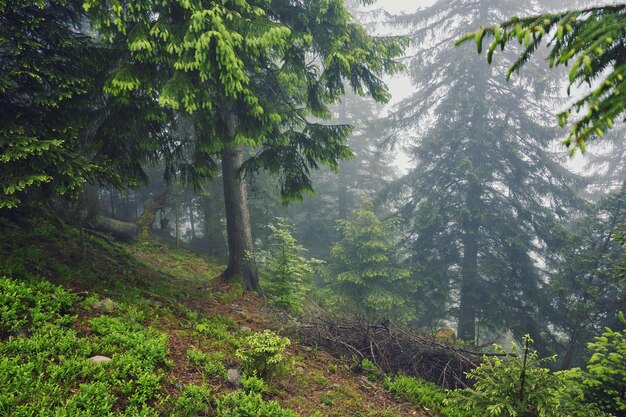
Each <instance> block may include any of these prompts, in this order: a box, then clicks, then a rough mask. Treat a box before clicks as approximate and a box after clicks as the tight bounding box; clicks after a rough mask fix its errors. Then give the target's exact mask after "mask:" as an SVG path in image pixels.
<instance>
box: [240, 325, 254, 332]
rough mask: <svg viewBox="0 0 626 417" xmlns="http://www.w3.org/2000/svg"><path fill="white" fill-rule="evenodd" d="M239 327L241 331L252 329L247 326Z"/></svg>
mask: <svg viewBox="0 0 626 417" xmlns="http://www.w3.org/2000/svg"><path fill="white" fill-rule="evenodd" d="M240 329H241V331H242V332H251V331H252V329H251V328H250V327H248V326H241V327H240Z"/></svg>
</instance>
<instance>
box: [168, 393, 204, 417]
mask: <svg viewBox="0 0 626 417" xmlns="http://www.w3.org/2000/svg"><path fill="white" fill-rule="evenodd" d="M210 413H211V391H209V389H208V388H206V387H201V386H197V385H187V386H186V387H185V388H184V389H183V392H182V393H181V394H180V397H178V398H177V399H176V403H175V404H174V411H173V413H172V417H196V416H202V415H210Z"/></svg>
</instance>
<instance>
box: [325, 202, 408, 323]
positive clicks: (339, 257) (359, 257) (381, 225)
mask: <svg viewBox="0 0 626 417" xmlns="http://www.w3.org/2000/svg"><path fill="white" fill-rule="evenodd" d="M339 230H340V232H341V239H340V240H339V241H338V242H337V243H335V244H334V245H333V247H332V249H331V262H330V265H329V266H330V273H331V278H330V280H331V286H332V287H333V288H335V289H336V290H337V292H338V293H339V294H340V295H341V296H342V297H343V298H344V299H345V300H347V301H349V304H350V305H351V306H352V309H353V311H356V312H358V313H360V314H364V315H365V316H367V317H368V318H369V319H372V320H377V319H378V320H380V319H385V318H386V319H394V320H398V321H402V322H407V321H408V320H409V319H411V318H412V311H411V308H410V301H411V293H412V285H413V284H411V283H410V282H409V277H410V273H409V271H408V270H406V269H404V268H402V267H401V266H400V259H399V256H400V254H399V253H398V249H397V239H396V237H395V235H394V230H395V228H394V222H393V221H392V220H388V221H381V220H380V219H379V218H378V216H377V215H376V213H374V208H373V206H372V204H371V203H370V202H369V201H367V200H366V201H364V202H362V203H361V205H360V206H359V207H358V208H357V209H356V210H354V212H353V213H352V216H351V217H350V219H349V220H340V221H339Z"/></svg>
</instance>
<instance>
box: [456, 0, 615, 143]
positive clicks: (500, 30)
mask: <svg viewBox="0 0 626 417" xmlns="http://www.w3.org/2000/svg"><path fill="white" fill-rule="evenodd" d="M485 38H489V39H492V40H491V43H490V44H489V46H488V47H487V48H486V55H487V61H488V62H489V63H491V62H492V57H493V54H494V52H495V51H496V49H497V48H500V49H504V48H505V46H506V45H507V43H509V42H510V41H517V42H519V43H520V44H521V45H523V51H522V53H521V54H520V55H519V56H518V58H517V60H515V61H514V62H513V63H512V64H511V66H510V67H509V70H508V73H507V79H509V78H510V76H511V74H512V73H513V72H517V73H519V70H520V69H521V68H522V67H523V66H524V64H526V62H528V60H529V59H530V58H531V57H532V55H533V54H534V53H535V52H536V51H537V49H538V47H539V45H541V44H542V42H543V41H544V40H545V39H548V40H547V45H548V47H549V48H550V52H549V55H548V60H549V63H550V67H553V66H558V65H565V66H567V65H569V64H571V69H570V72H569V87H570V89H571V87H578V86H580V85H582V84H585V83H586V84H588V86H589V87H590V89H591V90H590V91H588V92H586V93H585V94H584V95H583V97H582V98H580V99H578V100H576V101H575V102H574V103H573V104H572V105H571V107H570V108H568V109H567V110H565V111H563V112H561V113H560V114H559V115H558V121H559V124H560V125H561V126H565V125H566V124H567V123H568V121H569V119H570V115H571V114H572V112H575V113H576V112H579V111H580V112H582V115H581V117H580V118H579V119H578V120H577V121H576V122H575V123H574V124H573V125H572V128H571V130H570V133H569V136H568V137H567V139H566V140H565V142H564V143H565V145H567V146H568V147H569V146H572V150H571V153H574V152H575V151H576V149H580V150H581V151H582V152H584V151H585V142H586V141H587V140H589V139H592V138H594V137H600V138H602V137H603V136H604V134H605V132H606V131H607V130H609V129H610V128H612V127H613V125H614V123H615V121H616V120H617V119H619V118H620V117H622V116H624V112H625V111H626V96H625V95H624V92H625V91H626V79H625V77H626V5H624V4H620V5H612V6H600V7H592V8H586V9H581V10H572V11H566V12H563V13H547V14H539V15H536V16H532V17H525V18H518V17H512V18H510V19H509V20H507V21H505V22H503V23H500V24H496V25H493V26H489V27H487V28H484V27H482V26H481V27H480V28H479V29H478V30H476V31H474V32H472V33H468V34H466V35H464V36H462V37H461V38H460V39H459V40H458V41H457V44H459V43H462V42H465V41H468V40H472V39H473V40H475V42H476V45H477V48H478V53H481V52H482V51H483V42H484V40H485ZM570 89H568V92H569V91H570Z"/></svg>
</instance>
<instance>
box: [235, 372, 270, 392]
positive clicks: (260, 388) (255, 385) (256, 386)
mask: <svg viewBox="0 0 626 417" xmlns="http://www.w3.org/2000/svg"><path fill="white" fill-rule="evenodd" d="M241 385H242V387H243V392H245V393H247V394H254V393H256V394H265V393H266V392H267V390H268V387H267V385H266V384H265V381H263V380H262V379H261V378H257V377H256V375H252V376H246V375H244V376H243V377H242V378H241Z"/></svg>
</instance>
